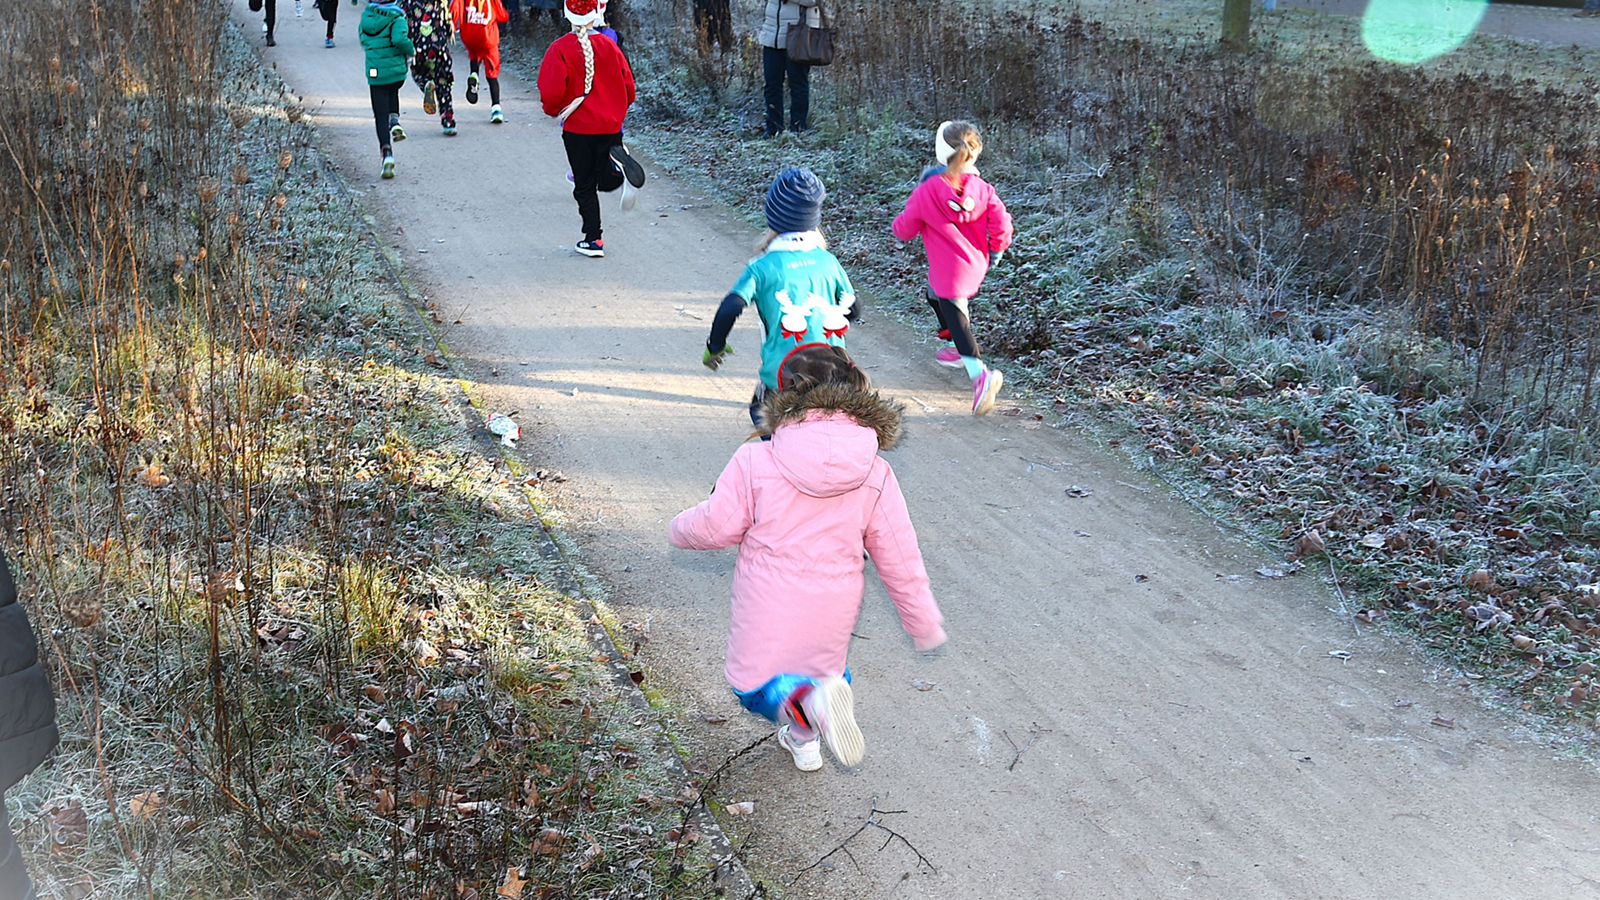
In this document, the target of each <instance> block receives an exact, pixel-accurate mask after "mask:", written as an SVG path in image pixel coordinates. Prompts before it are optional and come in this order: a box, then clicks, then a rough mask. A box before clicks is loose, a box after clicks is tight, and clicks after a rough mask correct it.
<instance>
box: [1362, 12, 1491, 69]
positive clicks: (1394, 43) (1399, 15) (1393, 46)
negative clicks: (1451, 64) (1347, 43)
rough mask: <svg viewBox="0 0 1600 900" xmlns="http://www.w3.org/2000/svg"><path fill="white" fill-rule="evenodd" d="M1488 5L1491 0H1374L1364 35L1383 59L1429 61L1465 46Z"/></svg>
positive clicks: (1413, 61)
mask: <svg viewBox="0 0 1600 900" xmlns="http://www.w3.org/2000/svg"><path fill="white" fill-rule="evenodd" d="M1488 8H1489V0H1371V2H1370V3H1368V4H1367V12H1366V15H1364V16H1363V17H1362V19H1361V39H1362V40H1363V41H1365V42H1366V45H1367V49H1368V50H1371V51H1372V55H1373V56H1376V57H1378V58H1379V59H1386V60H1388V61H1390V62H1396V63H1401V64H1405V65H1411V64H1415V63H1420V62H1427V61H1428V60H1430V59H1433V58H1435V57H1438V56H1443V55H1444V54H1446V53H1449V52H1450V51H1451V50H1454V49H1456V48H1457V47H1459V46H1461V44H1462V43H1463V42H1464V41H1466V39H1467V38H1469V37H1471V36H1472V32H1473V31H1474V30H1476V29H1477V27H1478V22H1479V20H1481V19H1482V18H1483V13H1484V11H1485V10H1487V9H1488Z"/></svg>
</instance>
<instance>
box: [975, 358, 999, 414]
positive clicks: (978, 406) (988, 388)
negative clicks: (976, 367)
mask: <svg viewBox="0 0 1600 900" xmlns="http://www.w3.org/2000/svg"><path fill="white" fill-rule="evenodd" d="M1005 380H1006V379H1005V376H1004V375H1001V374H1000V372H999V371H998V370H996V369H984V370H983V371H982V372H979V373H978V378H977V380H975V381H973V382H972V414H973V415H975V416H981V415H984V414H986V413H987V412H989V410H991V409H994V400H995V398H996V397H998V396H1000V385H1002V384H1004V383H1005Z"/></svg>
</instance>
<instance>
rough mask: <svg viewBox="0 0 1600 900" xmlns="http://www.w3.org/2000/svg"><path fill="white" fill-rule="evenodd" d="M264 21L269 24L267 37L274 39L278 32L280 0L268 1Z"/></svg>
mask: <svg viewBox="0 0 1600 900" xmlns="http://www.w3.org/2000/svg"><path fill="white" fill-rule="evenodd" d="M262 21H264V22H266V23H267V37H268V38H269V39H270V38H272V37H273V34H274V32H276V31H277V30H278V0H266V4H265V13H264V16H263V18H262Z"/></svg>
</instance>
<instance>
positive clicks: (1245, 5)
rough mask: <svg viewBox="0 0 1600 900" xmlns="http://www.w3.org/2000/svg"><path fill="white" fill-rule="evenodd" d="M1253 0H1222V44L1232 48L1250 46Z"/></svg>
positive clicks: (1237, 48)
mask: <svg viewBox="0 0 1600 900" xmlns="http://www.w3.org/2000/svg"><path fill="white" fill-rule="evenodd" d="M1250 3H1251V0H1222V45H1223V46H1224V47H1227V48H1228V49H1230V50H1243V49H1244V48H1246V47H1248V46H1250Z"/></svg>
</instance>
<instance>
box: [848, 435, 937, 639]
mask: <svg viewBox="0 0 1600 900" xmlns="http://www.w3.org/2000/svg"><path fill="white" fill-rule="evenodd" d="M880 462H882V461H881V460H880ZM883 466H884V469H885V475H884V479H883V486H882V488H881V489H880V491H879V494H878V503H877V505H876V506H875V507H874V508H873V510H872V518H871V519H869V520H868V521H867V532H866V534H865V535H863V537H864V539H865V544H866V548H867V553H868V554H869V555H870V556H871V557H872V565H873V567H874V568H876V569H877V570H878V577H879V578H881V579H883V586H884V588H885V589H886V590H888V592H889V598H890V599H891V600H893V601H894V606H895V609H896V611H898V612H899V613H900V626H901V627H902V628H904V629H905V630H906V633H907V634H909V635H911V640H912V644H913V645H914V646H915V647H916V648H917V649H918V650H932V649H933V648H935V647H937V646H939V645H940V644H943V643H944V642H945V634H944V624H943V623H944V616H943V615H941V614H940V612H939V605H938V604H937V603H935V602H934V600H933V589H932V587H931V586H930V585H929V583H928V570H927V569H926V568H924V567H923V565H922V550H921V549H919V548H918V547H917V532H916V529H914V528H912V527H911V515H910V513H909V512H907V511H906V498H905V495H903V494H901V493H900V482H899V481H898V480H896V479H895V477H894V470H893V469H890V468H889V467H888V464H887V463H883Z"/></svg>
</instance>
